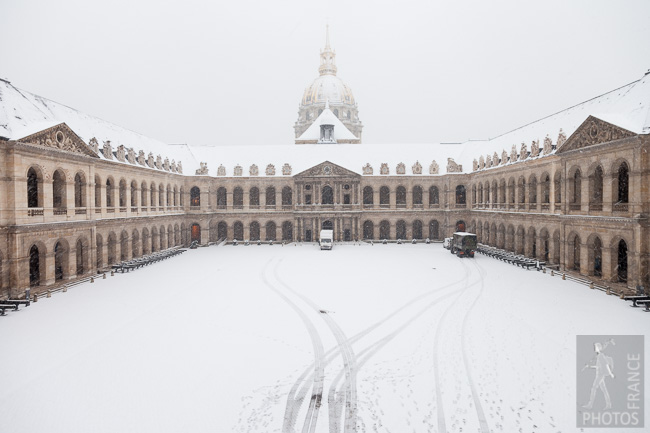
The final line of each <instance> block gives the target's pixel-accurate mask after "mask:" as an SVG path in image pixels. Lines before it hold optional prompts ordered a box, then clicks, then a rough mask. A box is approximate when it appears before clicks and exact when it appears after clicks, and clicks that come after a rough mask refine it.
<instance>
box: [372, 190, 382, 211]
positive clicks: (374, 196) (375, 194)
mask: <svg viewBox="0 0 650 433" xmlns="http://www.w3.org/2000/svg"><path fill="white" fill-rule="evenodd" d="M380 188H381V186H380V187H379V188H374V189H373V190H372V207H373V208H374V209H377V208H378V207H379V190H380Z"/></svg>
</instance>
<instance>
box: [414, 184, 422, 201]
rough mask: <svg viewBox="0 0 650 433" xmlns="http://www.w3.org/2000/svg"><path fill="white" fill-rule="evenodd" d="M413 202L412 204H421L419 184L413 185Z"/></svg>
mask: <svg viewBox="0 0 650 433" xmlns="http://www.w3.org/2000/svg"><path fill="white" fill-rule="evenodd" d="M413 204H414V205H421V204H422V187H421V186H419V185H416V186H414V187H413Z"/></svg>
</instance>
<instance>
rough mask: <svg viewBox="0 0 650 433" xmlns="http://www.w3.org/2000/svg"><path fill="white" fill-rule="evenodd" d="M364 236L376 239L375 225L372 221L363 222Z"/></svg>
mask: <svg viewBox="0 0 650 433" xmlns="http://www.w3.org/2000/svg"><path fill="white" fill-rule="evenodd" d="M363 238H364V239H370V240H372V239H374V238H375V225H374V224H373V223H372V221H369V220H368V221H364V222H363Z"/></svg>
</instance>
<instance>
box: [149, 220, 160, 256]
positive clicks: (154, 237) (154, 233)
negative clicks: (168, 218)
mask: <svg viewBox="0 0 650 433" xmlns="http://www.w3.org/2000/svg"><path fill="white" fill-rule="evenodd" d="M159 248H160V237H159V235H158V227H156V226H153V227H152V228H151V252H152V253H155V252H156V251H158V250H159Z"/></svg>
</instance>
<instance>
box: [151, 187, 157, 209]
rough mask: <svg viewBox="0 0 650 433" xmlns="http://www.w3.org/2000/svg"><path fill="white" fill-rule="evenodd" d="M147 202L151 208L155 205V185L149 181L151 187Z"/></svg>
mask: <svg viewBox="0 0 650 433" xmlns="http://www.w3.org/2000/svg"><path fill="white" fill-rule="evenodd" d="M149 203H150V205H151V210H156V209H154V208H155V207H156V185H155V184H154V183H153V182H151V187H150V188H149Z"/></svg>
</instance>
